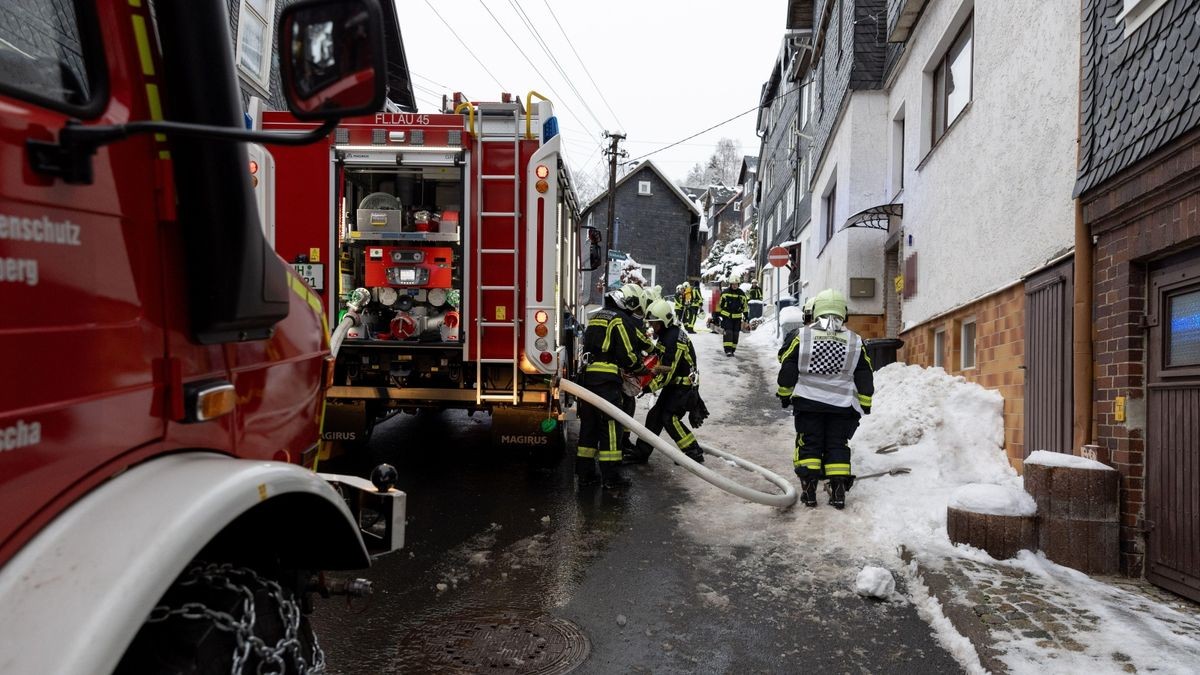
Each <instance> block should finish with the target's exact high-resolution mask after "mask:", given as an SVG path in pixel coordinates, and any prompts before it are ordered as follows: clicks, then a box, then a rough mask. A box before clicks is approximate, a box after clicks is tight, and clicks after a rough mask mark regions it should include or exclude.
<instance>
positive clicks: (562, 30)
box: [542, 0, 626, 129]
mask: <svg viewBox="0 0 1200 675" xmlns="http://www.w3.org/2000/svg"><path fill="white" fill-rule="evenodd" d="M542 2H543V3H545V5H546V9H548V10H550V16H551V17H553V18H554V23H555V24H557V25H558V31H559V32H560V33H562V36H563V38H565V39H566V41H567V46H568V47H570V48H571V53H572V54H574V55H575V60H576V61H579V65H581V66H583V72H584V74H585V75H587V77H588V80H590V81H591V83H592V86H593V87H595V88H596V93H597V94H599V95H600V100H601V101H602V102H603V103H604V107H605V108H608V112H609V113H610V114H611V115H612V116H613V119H615V120H616V121H617V124H619V125H620V126H621V128H622V129H624V128H626V127H625V124H624V123H623V122H621V118H620V117H617V113H616V112H614V111H613V109H612V106H610V105H608V97H607V96H605V95H604V92H602V91H600V85H598V84H596V80H595V78H593V77H592V73H591V71H589V70H588V67H587V64H586V63H584V62H583V57H581V56H579V52H577V51H575V43H574V42H572V41H571V37H570V36H569V35H567V31H566V29H565V28H563V25H562V22H560V21H559V20H558V15H557V14H555V13H554V9H553V8H552V7H550V2H549V0H542Z"/></svg>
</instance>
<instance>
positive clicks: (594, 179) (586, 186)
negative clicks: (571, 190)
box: [571, 166, 608, 204]
mask: <svg viewBox="0 0 1200 675" xmlns="http://www.w3.org/2000/svg"><path fill="white" fill-rule="evenodd" d="M571 178H572V179H573V180H574V181H575V195H576V196H577V197H578V198H579V203H580V204H587V203H589V202H591V201H592V200H593V199H595V198H596V197H599V196H600V195H601V194H603V193H604V191H605V190H607V189H608V173H607V167H606V166H601V167H600V168H597V169H596V170H594V171H580V172H578V173H572V174H571Z"/></svg>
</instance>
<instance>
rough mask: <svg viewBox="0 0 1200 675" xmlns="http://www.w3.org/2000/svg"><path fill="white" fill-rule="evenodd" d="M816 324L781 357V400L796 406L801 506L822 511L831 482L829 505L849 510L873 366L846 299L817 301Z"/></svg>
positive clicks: (830, 293)
mask: <svg viewBox="0 0 1200 675" xmlns="http://www.w3.org/2000/svg"><path fill="white" fill-rule="evenodd" d="M813 315H814V316H815V317H816V322H815V323H814V324H812V325H809V326H805V327H804V328H801V329H800V331H799V333H798V334H797V335H796V337H794V338H792V341H791V343H790V344H788V346H787V348H786V349H785V350H784V352H783V353H782V354H781V355H780V357H779V361H780V367H779V379H778V383H779V391H778V392H777V395H778V396H779V400H780V403H782V405H783V407H784V408H787V407H788V406H791V408H792V414H793V416H794V421H795V425H796V445H795V448H794V450H793V454H792V464H793V466H794V467H795V470H796V476H798V477H799V478H800V484H801V493H800V500H801V501H802V502H803V503H804V505H805V506H810V507H811V506H816V505H817V483H818V482H820V480H821V479H822V478H826V479H828V481H829V505H830V506H832V507H834V508H835V509H841V508H844V507H845V506H846V491H847V490H849V489H850V488H851V486H853V484H854V475H853V474H851V473H850V437H851V436H853V435H854V431H855V430H856V429H858V421H859V419H860V418H861V417H862V416H863V415H869V414H871V396H872V394H874V393H875V384H874V376H873V375H872V372H871V360H870V359H869V358H867V350H866V347H865V346H864V345H863V341H862V338H860V337H859V336H858V335H857V334H856V333H854V332H853V331H851V330H850V329H848V328H846V327H845V325H844V324H845V321H846V298H845V297H844V296H843V295H842V294H841V293H839V292H837V291H835V290H833V289H826V290H824V291H821V292H820V293H818V294H817V296H816V297H815V298H814V299H813Z"/></svg>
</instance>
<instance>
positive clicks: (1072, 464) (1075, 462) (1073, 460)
mask: <svg viewBox="0 0 1200 675" xmlns="http://www.w3.org/2000/svg"><path fill="white" fill-rule="evenodd" d="M1025 463H1026V464H1040V465H1042V466H1059V467H1067V468H1070V469H1091V470H1093V471H1116V469H1114V468H1112V467H1111V466H1108V465H1106V464H1101V463H1100V462H1097V461H1096V460H1094V459H1088V458H1087V457H1078V456H1076V455H1068V454H1065V453H1062V452H1048V451H1046V450H1034V451H1033V452H1031V453H1029V457H1027V458H1026V459H1025Z"/></svg>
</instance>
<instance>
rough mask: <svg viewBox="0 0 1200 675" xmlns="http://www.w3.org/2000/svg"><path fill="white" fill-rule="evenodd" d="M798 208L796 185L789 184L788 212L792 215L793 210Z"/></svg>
mask: <svg viewBox="0 0 1200 675" xmlns="http://www.w3.org/2000/svg"><path fill="white" fill-rule="evenodd" d="M795 210H796V186H795V185H794V184H789V185H788V186H787V214H788V216H789V217H790V216H791V215H792V212H793V211H795Z"/></svg>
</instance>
